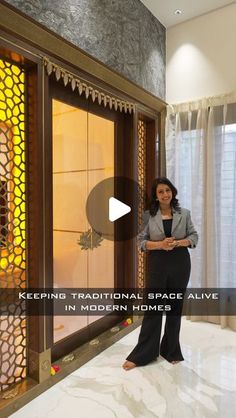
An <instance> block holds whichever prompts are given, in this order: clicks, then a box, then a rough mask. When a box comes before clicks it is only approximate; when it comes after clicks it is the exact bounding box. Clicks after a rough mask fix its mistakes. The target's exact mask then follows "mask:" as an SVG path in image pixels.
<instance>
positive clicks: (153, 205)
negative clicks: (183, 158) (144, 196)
mask: <svg viewBox="0 0 236 418" xmlns="http://www.w3.org/2000/svg"><path fill="white" fill-rule="evenodd" d="M159 184H166V185H167V186H169V188H170V190H171V191H172V199H171V202H170V205H171V206H172V208H174V209H175V210H177V211H178V212H180V205H179V201H178V199H176V195H177V194H178V190H177V189H176V187H175V186H174V185H173V183H171V181H170V180H169V179H168V178H167V177H157V178H156V179H155V180H154V181H153V183H152V191H151V200H150V209H149V210H150V215H151V216H155V215H156V213H157V211H158V209H159V202H158V201H157V200H156V199H157V195H156V189H157V186H158V185H159Z"/></svg>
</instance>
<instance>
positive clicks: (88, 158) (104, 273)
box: [53, 100, 115, 342]
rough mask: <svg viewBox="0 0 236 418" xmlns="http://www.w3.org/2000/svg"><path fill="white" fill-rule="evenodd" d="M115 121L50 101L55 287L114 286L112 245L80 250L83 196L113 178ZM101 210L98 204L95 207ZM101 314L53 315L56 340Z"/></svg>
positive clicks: (85, 225)
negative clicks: (51, 110) (51, 109)
mask: <svg viewBox="0 0 236 418" xmlns="http://www.w3.org/2000/svg"><path fill="white" fill-rule="evenodd" d="M114 128H115V127H114V122H112V121H109V120H107V119H104V118H101V117H98V116H96V115H93V114H91V113H88V112H85V111H82V110H80V109H77V108H74V107H73V106H69V105H67V104H64V103H62V102H59V101H57V100H53V278H54V287H55V288H63V287H64V288H83V289H84V290H85V291H86V290H87V289H89V288H111V289H113V288H114V243H113V242H112V241H107V240H103V241H102V243H101V246H99V247H97V248H93V249H88V250H82V248H81V246H80V245H79V244H78V241H79V239H80V236H81V233H85V232H87V231H88V230H89V229H90V228H91V226H90V225H89V224H88V221H87V217H86V212H85V209H86V200H87V197H88V195H89V192H90V191H91V189H92V188H93V187H94V186H95V185H96V184H98V183H99V182H100V181H102V180H104V179H106V178H108V177H113V176H114ZM95 210H96V211H97V212H99V210H101V206H100V205H99V202H98V205H97V206H96V207H95ZM100 318H101V316H96V317H95V316H89V315H87V316H60V317H55V318H54V342H57V341H60V340H61V339H63V338H65V337H68V336H69V335H71V334H73V333H74V332H76V331H79V330H80V329H82V328H84V327H86V326H87V325H88V324H90V323H91V322H94V321H96V320H97V319H100Z"/></svg>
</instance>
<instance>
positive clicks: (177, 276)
mask: <svg viewBox="0 0 236 418" xmlns="http://www.w3.org/2000/svg"><path fill="white" fill-rule="evenodd" d="M147 261H148V263H147V273H148V274H147V292H151V293H155V292H158V293H162V294H165V295H167V296H168V295H169V296H170V295H173V293H175V294H176V297H175V299H168V298H164V299H163V300H160V299H158V300H155V302H153V300H152V302H151V301H149V304H151V305H152V306H153V305H154V304H156V305H158V304H159V305H163V304H166V305H170V310H169V311H168V310H165V313H166V323H165V331H164V335H163V337H162V340H161V343H160V337H161V328H162V317H163V311H155V313H154V312H153V311H152V312H151V313H150V312H149V311H146V312H145V314H144V318H143V322H142V326H141V330H140V334H139V339H138V343H137V345H136V346H135V347H134V349H133V350H132V352H131V353H130V354H129V355H128V357H127V358H126V360H129V361H132V362H133V363H135V364H136V365H137V366H143V365H145V364H148V363H150V362H151V361H153V360H155V359H156V358H157V357H158V356H159V354H161V356H162V357H164V358H165V359H166V360H167V361H169V362H171V361H177V360H178V361H181V360H184V358H183V355H182V352H181V348H180V343H179V332H180V325H181V313H182V307H183V297H182V298H178V296H177V294H178V293H179V294H182V295H183V296H184V293H185V290H186V287H187V284H188V281H189V276H190V270H191V262H190V255H189V252H188V249H187V248H184V247H181V248H175V249H174V250H171V251H164V250H154V251H149V253H148V260H147ZM150 302H151V303H150Z"/></svg>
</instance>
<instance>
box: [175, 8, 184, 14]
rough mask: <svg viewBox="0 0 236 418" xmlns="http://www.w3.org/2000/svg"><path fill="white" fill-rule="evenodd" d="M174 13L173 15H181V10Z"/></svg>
mask: <svg viewBox="0 0 236 418" xmlns="http://www.w3.org/2000/svg"><path fill="white" fill-rule="evenodd" d="M174 13H175V15H181V14H182V10H180V9H176V10H175V12H174Z"/></svg>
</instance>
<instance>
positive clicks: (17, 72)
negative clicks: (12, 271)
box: [0, 60, 25, 272]
mask: <svg viewBox="0 0 236 418" xmlns="http://www.w3.org/2000/svg"><path fill="white" fill-rule="evenodd" d="M0 80H1V81H0V123H1V125H0V138H1V140H0V181H1V182H5V183H6V184H7V186H6V187H7V193H6V194H5V197H4V200H5V206H6V208H5V209H6V211H7V215H6V216H7V219H6V225H5V232H6V237H5V241H6V242H5V245H4V246H2V248H1V257H0V269H1V270H5V272H7V269H8V268H12V267H14V266H18V267H20V268H21V269H22V270H24V269H25V103H24V101H25V74H24V72H23V71H22V69H21V68H19V67H18V66H16V65H13V64H10V63H8V62H6V61H3V60H0Z"/></svg>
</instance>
